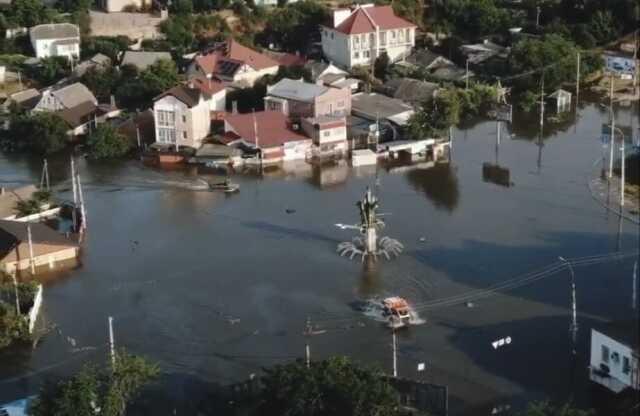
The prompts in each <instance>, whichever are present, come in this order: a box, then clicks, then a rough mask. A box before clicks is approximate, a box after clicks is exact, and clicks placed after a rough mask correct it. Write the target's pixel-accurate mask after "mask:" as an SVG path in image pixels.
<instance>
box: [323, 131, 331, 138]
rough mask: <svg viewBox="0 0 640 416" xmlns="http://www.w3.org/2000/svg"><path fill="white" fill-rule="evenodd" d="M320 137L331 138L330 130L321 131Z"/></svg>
mask: <svg viewBox="0 0 640 416" xmlns="http://www.w3.org/2000/svg"><path fill="white" fill-rule="evenodd" d="M322 135H323V136H324V137H329V136H331V130H325V131H323V132H322Z"/></svg>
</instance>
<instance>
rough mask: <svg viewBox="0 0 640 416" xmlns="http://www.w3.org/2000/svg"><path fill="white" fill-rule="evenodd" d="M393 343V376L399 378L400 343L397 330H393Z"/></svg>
mask: <svg viewBox="0 0 640 416" xmlns="http://www.w3.org/2000/svg"><path fill="white" fill-rule="evenodd" d="M391 334H392V341H393V376H394V377H398V341H397V337H396V329H395V328H392V329H391Z"/></svg>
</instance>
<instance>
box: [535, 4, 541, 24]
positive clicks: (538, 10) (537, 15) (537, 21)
mask: <svg viewBox="0 0 640 416" xmlns="http://www.w3.org/2000/svg"><path fill="white" fill-rule="evenodd" d="M541 11H542V10H541V9H540V6H536V29H538V28H540V12H541Z"/></svg>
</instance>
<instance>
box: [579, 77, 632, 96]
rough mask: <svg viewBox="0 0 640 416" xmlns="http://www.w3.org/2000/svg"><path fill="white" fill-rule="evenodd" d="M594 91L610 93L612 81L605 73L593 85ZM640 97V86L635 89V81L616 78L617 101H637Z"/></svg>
mask: <svg viewBox="0 0 640 416" xmlns="http://www.w3.org/2000/svg"><path fill="white" fill-rule="evenodd" d="M591 89H592V90H593V91H594V92H597V93H599V94H606V95H607V96H608V95H609V91H610V89H611V81H610V78H609V77H608V76H607V75H604V76H603V77H601V78H600V80H598V81H597V83H596V84H594V85H593V87H591ZM639 99H640V88H638V87H636V89H635V91H634V89H633V81H632V80H625V79H620V78H616V79H614V82H613V100H614V101H616V102H624V101H637V100H639Z"/></svg>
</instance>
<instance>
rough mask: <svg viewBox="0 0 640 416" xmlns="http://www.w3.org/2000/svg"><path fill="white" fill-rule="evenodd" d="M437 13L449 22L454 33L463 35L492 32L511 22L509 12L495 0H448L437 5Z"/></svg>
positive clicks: (506, 26) (440, 17) (502, 28)
mask: <svg viewBox="0 0 640 416" xmlns="http://www.w3.org/2000/svg"><path fill="white" fill-rule="evenodd" d="M437 15H438V18H439V19H442V20H445V21H447V22H451V23H452V25H453V31H454V33H456V34H458V35H460V36H463V37H478V36H484V35H488V34H493V33H496V32H499V31H504V30H505V29H507V28H508V27H509V25H510V24H511V21H510V18H509V14H508V13H507V11H506V10H504V9H500V8H498V7H497V6H496V4H495V0H448V1H447V2H445V3H443V4H441V5H440V6H439V7H438V10H437Z"/></svg>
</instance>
